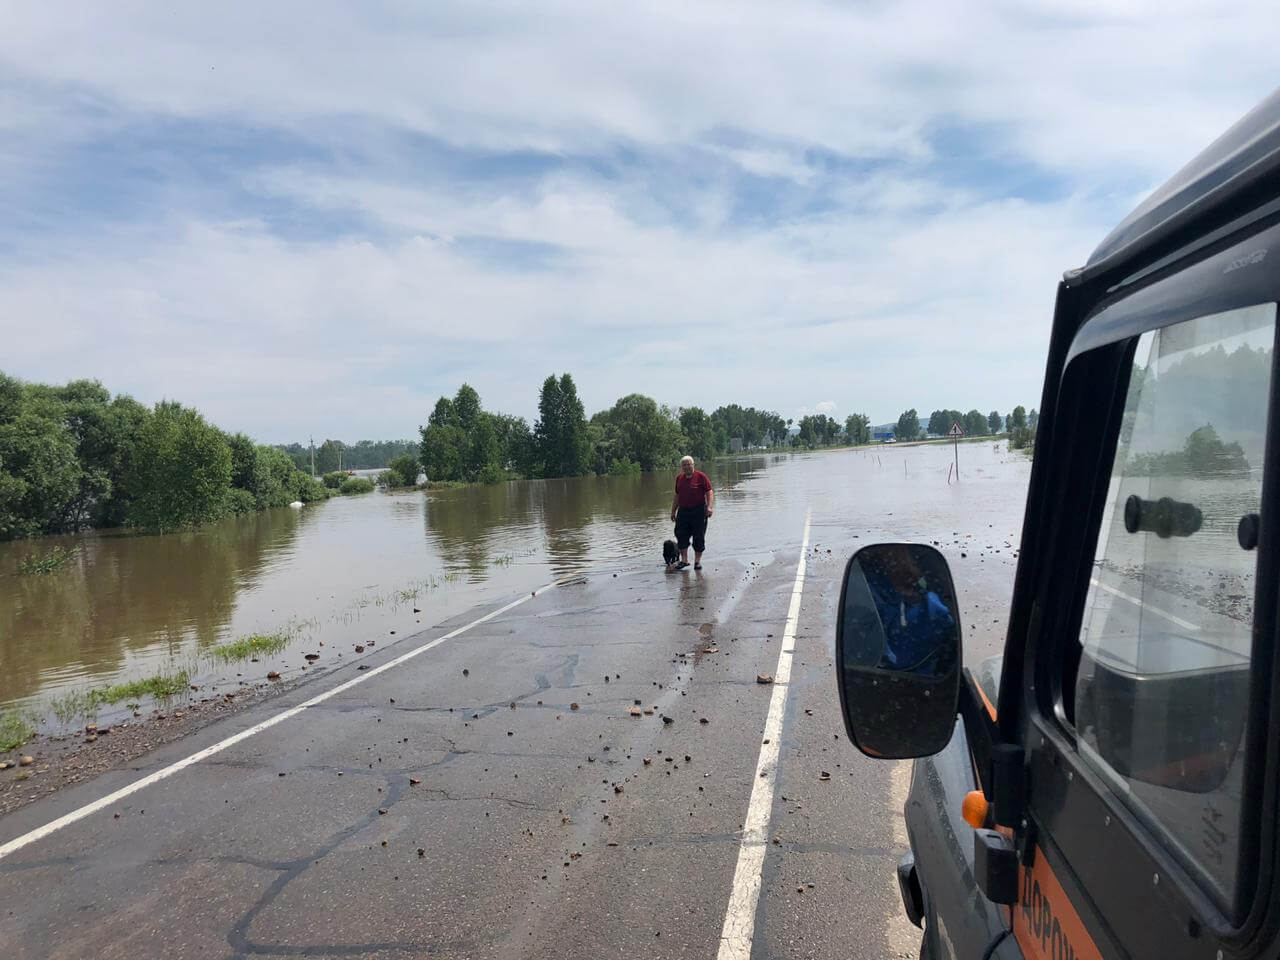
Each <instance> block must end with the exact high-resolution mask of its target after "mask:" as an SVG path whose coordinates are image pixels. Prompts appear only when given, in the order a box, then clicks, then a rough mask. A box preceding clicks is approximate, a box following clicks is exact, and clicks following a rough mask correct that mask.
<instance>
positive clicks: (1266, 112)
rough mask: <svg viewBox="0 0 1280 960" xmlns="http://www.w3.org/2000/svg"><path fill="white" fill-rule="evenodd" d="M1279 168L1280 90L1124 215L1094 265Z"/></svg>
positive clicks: (1125, 254) (1125, 253)
mask: <svg viewBox="0 0 1280 960" xmlns="http://www.w3.org/2000/svg"><path fill="white" fill-rule="evenodd" d="M1277 166H1280V90H1276V91H1275V92H1274V93H1272V94H1271V95H1270V96H1269V97H1267V98H1266V99H1265V100H1263V101H1262V102H1261V103H1260V104H1258V105H1257V106H1256V107H1254V108H1253V109H1252V110H1250V111H1249V112H1248V113H1247V114H1246V115H1245V116H1244V117H1242V118H1241V119H1240V120H1239V121H1237V122H1236V124H1235V125H1234V126H1232V127H1231V128H1230V129H1229V130H1227V132H1226V133H1224V134H1223V135H1222V136H1220V137H1219V138H1218V139H1217V140H1215V141H1213V143H1211V144H1209V146H1208V147H1206V148H1205V149H1204V150H1202V151H1201V152H1200V154H1199V155H1198V156H1197V157H1196V158H1195V159H1194V160H1192V161H1191V162H1190V163H1188V164H1187V165H1186V166H1185V167H1183V168H1182V169H1181V170H1179V171H1178V172H1177V173H1175V174H1174V175H1173V176H1172V177H1170V178H1169V180H1168V182H1166V183H1165V184H1164V186H1162V187H1160V188H1159V189H1158V190H1156V191H1155V192H1154V193H1153V194H1151V196H1149V197H1147V199H1146V200H1144V201H1143V202H1142V203H1141V204H1140V205H1139V206H1138V208H1137V209H1136V210H1134V211H1133V213H1131V214H1129V216H1127V217H1125V218H1124V220H1123V221H1121V223H1120V225H1119V226H1117V227H1116V228H1115V229H1114V230H1112V231H1111V233H1110V234H1108V235H1107V238H1106V239H1105V240H1103V241H1102V243H1100V244H1099V245H1098V248H1097V249H1096V250H1094V251H1093V255H1092V256H1090V257H1089V263H1088V266H1087V267H1086V268H1085V269H1086V271H1089V272H1092V271H1091V269H1090V268H1093V267H1094V265H1095V264H1101V263H1102V262H1103V261H1110V262H1115V261H1118V260H1121V259H1125V260H1127V259H1129V258H1130V257H1132V256H1134V255H1136V254H1138V253H1139V252H1141V250H1142V249H1143V248H1145V247H1147V246H1148V245H1150V244H1152V243H1155V242H1156V241H1157V240H1158V239H1159V238H1160V237H1161V236H1162V235H1163V234H1164V233H1165V232H1166V231H1167V230H1168V229H1170V228H1172V227H1173V226H1175V225H1176V224H1177V223H1179V222H1181V221H1183V220H1185V219H1187V218H1189V217H1193V216H1195V215H1196V214H1198V213H1199V212H1201V211H1202V210H1206V209H1210V208H1213V207H1217V206H1219V205H1220V204H1222V203H1224V202H1226V201H1228V200H1230V198H1231V197H1232V196H1233V195H1235V194H1237V193H1239V192H1241V191H1243V190H1244V189H1246V188H1247V187H1248V186H1249V185H1250V184H1251V183H1253V182H1254V181H1255V180H1256V179H1257V177H1258V176H1259V175H1261V174H1263V173H1266V172H1269V171H1271V170H1274V169H1275V168H1276V167H1277Z"/></svg>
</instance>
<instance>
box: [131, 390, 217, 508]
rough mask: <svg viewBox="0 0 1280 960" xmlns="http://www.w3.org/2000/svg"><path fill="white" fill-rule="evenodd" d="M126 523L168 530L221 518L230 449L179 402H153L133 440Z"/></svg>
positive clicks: (200, 419) (203, 422)
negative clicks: (134, 454)
mask: <svg viewBox="0 0 1280 960" xmlns="http://www.w3.org/2000/svg"><path fill="white" fill-rule="evenodd" d="M136 452H137V456H136V458H135V461H134V463H133V467H132V472H131V475H130V479H129V485H130V488H131V490H132V491H133V501H132V503H131V504H130V510H129V519H130V522H131V523H133V524H134V525H136V526H139V527H142V528H144V529H148V530H173V529H176V528H179V527H184V526H191V525H194V524H200V523H207V522H209V521H211V520H216V519H217V518H218V517H219V516H221V515H222V512H223V508H224V506H225V505H226V501H227V495H228V491H229V490H230V489H231V448H230V446H228V444H227V441H226V440H225V438H224V437H223V434H222V432H221V431H220V430H218V428H217V427H213V426H210V425H209V424H208V423H206V422H205V419H204V417H202V416H201V415H200V414H199V413H197V412H196V411H195V410H192V409H190V408H189V407H184V406H182V405H181V404H178V403H172V402H161V403H158V404H156V406H155V410H154V412H153V413H152V415H151V417H150V418H148V419H147V421H146V422H145V423H144V424H143V426H142V429H141V431H140V432H139V434H138V438H137V451H136Z"/></svg>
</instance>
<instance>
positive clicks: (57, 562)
mask: <svg viewBox="0 0 1280 960" xmlns="http://www.w3.org/2000/svg"><path fill="white" fill-rule="evenodd" d="M74 556H75V554H74V553H73V552H72V551H70V550H67V549H66V548H65V547H54V548H53V549H52V550H50V551H48V552H47V553H29V554H27V555H26V556H25V557H23V558H22V559H21V560H19V561H18V573H20V574H22V575H23V576H24V577H29V576H44V575H46V574H50V573H54V572H55V571H58V570H61V569H62V568H63V567H65V566H66V565H67V564H68V563H70V562H71V558H72V557H74Z"/></svg>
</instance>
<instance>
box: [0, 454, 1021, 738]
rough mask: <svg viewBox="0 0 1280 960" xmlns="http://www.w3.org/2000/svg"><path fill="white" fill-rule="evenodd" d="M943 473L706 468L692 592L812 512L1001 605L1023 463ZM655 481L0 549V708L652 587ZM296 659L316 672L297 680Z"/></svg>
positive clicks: (660, 523)
mask: <svg viewBox="0 0 1280 960" xmlns="http://www.w3.org/2000/svg"><path fill="white" fill-rule="evenodd" d="M951 462H952V450H951V448H950V447H949V446H939V445H933V446H920V447H887V446H886V447H878V448H874V449H865V450H857V451H831V452H820V453H813V454H794V455H771V456H744V457H740V458H736V459H729V460H723V461H718V462H716V463H714V464H711V465H710V466H709V468H708V472H709V473H710V475H711V477H712V480H713V483H714V484H715V487H716V492H717V511H716V515H715V517H714V518H713V519H712V521H711V524H710V527H709V529H708V534H707V540H708V553H707V567H708V569H707V573H708V575H712V574H714V568H715V566H716V562H717V561H718V560H720V559H725V558H729V557H734V558H737V559H740V560H743V561H750V560H751V559H757V560H758V561H760V562H765V561H767V560H768V559H769V558H770V557H772V555H773V554H774V552H775V551H777V550H779V549H794V547H795V543H796V533H797V530H798V529H799V528H800V525H801V522H802V518H803V516H804V514H805V511H806V510H812V512H813V518H814V521H813V522H814V536H813V540H814V543H815V545H816V546H817V549H819V550H824V549H826V547H825V546H824V539H825V541H827V542H834V541H837V540H839V541H841V542H843V543H847V544H850V545H855V546H856V542H857V540H858V539H903V540H925V541H937V542H939V543H940V544H942V545H944V546H945V547H947V548H948V550H947V552H948V557H949V558H950V559H951V560H952V563H953V568H954V569H955V573H956V580H957V584H958V586H959V588H960V592H961V596H962V598H963V599H965V600H966V603H968V604H975V603H981V604H984V605H985V604H996V605H999V604H1000V603H1002V602H1004V601H1005V600H1007V598H1008V595H1009V591H1010V588H1011V583H1012V570H1013V567H1012V563H1011V562H1010V561H1011V559H1012V557H1011V554H1012V549H1011V546H1010V545H1016V543H1017V539H1016V536H1017V534H1018V531H1019V528H1020V523H1021V518H1022V509H1023V504H1024V500H1025V495H1026V484H1027V479H1028V475H1029V471H1030V463H1029V461H1028V460H1027V459H1026V458H1025V457H1023V456H1021V455H1019V454H1017V453H1012V454H1010V453H1009V452H1007V451H1006V450H1005V447H1004V445H1003V444H999V445H995V444H991V443H972V444H964V445H961V447H960V467H961V471H962V479H961V481H960V482H959V483H948V476H947V475H948V469H949V467H950V466H951ZM671 479H672V478H671V476H668V475H666V474H649V475H641V476H634V477H599V478H594V477H593V478H577V479H570V480H549V481H529V482H526V481H520V482H511V483H506V484H499V485H495V486H490V487H478V488H463V489H453V490H440V491H430V492H427V493H422V492H416V491H415V492H402V493H390V494H389V493H384V492H377V493H373V494H368V495H365V496H359V497H338V498H334V499H332V500H329V501H327V502H325V503H321V504H316V505H312V506H308V507H306V508H304V509H302V510H288V509H285V510H274V511H268V512H265V513H262V514H258V515H251V516H246V517H237V518H231V519H228V520H225V521H223V522H221V523H218V524H214V525H211V526H208V527H204V528H201V529H199V530H196V531H190V532H186V533H177V534H166V535H160V536H142V535H122V534H110V533H107V534H88V535H83V536H78V537H59V538H45V539H43V540H39V541H20V542H13V543H4V544H0V708H3V707H8V706H21V707H24V708H33V709H35V710H37V711H41V712H43V713H44V714H45V716H46V720H47V722H48V723H49V725H50V727H52V726H54V725H55V722H54V721H53V719H52V717H51V716H50V714H49V704H50V703H51V702H54V701H55V700H56V699H57V698H58V697H60V696H63V695H65V694H67V693H68V692H73V691H76V690H82V689H85V688H87V687H98V686H103V685H107V684H111V683H118V682H122V681H128V680H131V679H136V678H140V677H144V676H148V675H150V674H153V673H155V672H157V671H162V670H170V671H172V670H177V669H182V670H187V671H188V672H189V674H190V677H191V681H192V683H193V684H199V685H202V686H204V687H206V688H207V689H218V688H219V687H222V686H227V685H239V684H245V683H252V682H254V681H260V680H262V679H263V678H264V677H265V676H266V674H267V673H268V671H278V672H280V673H281V674H283V675H284V676H285V677H286V678H288V677H290V676H293V675H299V674H300V673H301V672H302V671H304V670H308V669H310V670H312V671H314V670H315V669H317V668H320V669H325V668H328V667H331V666H335V665H337V664H338V663H339V662H350V660H351V659H352V658H353V657H356V656H357V654H356V653H355V650H354V646H355V645H356V644H361V645H366V644H368V642H369V641H371V640H375V641H376V640H394V639H395V637H394V636H392V632H393V631H394V632H395V633H396V635H398V636H403V635H404V634H405V633H406V632H412V631H414V630H420V629H422V628H423V627H424V626H427V625H430V624H434V623H439V622H442V621H444V620H446V619H448V618H449V617H452V616H454V615H456V614H458V613H460V612H461V611H463V610H466V609H469V608H471V607H474V606H475V605H477V604H479V603H484V602H488V601H491V600H493V599H497V598H500V597H506V596H511V595H514V594H518V593H521V592H524V591H528V590H531V589H533V588H535V587H537V586H540V585H542V584H545V583H547V582H549V581H551V580H553V579H557V578H561V577H564V576H567V575H571V574H576V573H586V572H591V573H594V574H596V575H599V574H601V573H606V572H618V573H623V572H634V571H642V570H650V569H651V570H653V571H654V572H655V573H660V572H661V571H660V566H661V542H662V540H663V539H664V538H665V537H668V536H670V535H671V532H670V527H671V524H670V522H669V520H668V516H667V515H668V511H669V508H670V498H671ZM55 544H57V545H62V546H65V547H68V548H70V549H71V550H72V551H73V554H74V557H73V560H72V562H71V563H70V564H69V565H68V566H67V567H66V568H64V569H62V570H60V571H58V572H56V573H53V574H50V575H46V576H18V575H17V573H16V569H17V565H18V563H19V562H20V561H21V560H22V558H23V557H25V556H27V555H29V554H31V553H40V552H43V551H47V550H48V549H50V547H51V546H53V545H55ZM966 546H969V547H973V548H976V552H977V554H978V555H973V556H972V557H971V559H972V560H973V561H974V562H973V563H972V564H969V565H968V566H957V565H958V564H962V563H966V562H967V560H968V559H970V558H969V557H966V558H961V557H960V553H962V552H964V553H969V552H970V551H969V550H968V549H962V548H965V547H966ZM842 549H846V548H845V547H842ZM841 559H843V558H841ZM690 575H691V574H690ZM968 626H969V629H968V630H967V631H966V633H967V636H966V643H967V644H969V645H970V646H971V647H975V648H982V649H984V650H986V649H994V645H995V637H994V636H993V635H992V631H990V630H986V631H984V629H983V627H984V625H983V624H979V623H973V624H971V625H968ZM278 631H282V632H284V633H286V634H287V635H288V636H289V638H290V640H289V643H288V645H287V646H286V647H285V649H284V650H283V651H282V652H280V653H278V654H275V655H273V656H262V657H260V658H259V659H258V661H257V662H240V663H232V664H226V663H222V662H220V661H218V660H216V659H214V658H212V657H210V656H209V655H208V653H209V651H210V650H211V649H212V648H214V647H215V646H216V645H218V644H222V643H226V642H228V641H233V640H236V639H239V638H242V637H246V636H249V635H252V634H262V633H274V632H278ZM304 652H312V653H319V654H320V659H319V660H318V661H316V662H314V664H313V665H311V666H308V664H307V661H305V660H304V659H303V654H304ZM370 652H371V651H370ZM365 655H368V654H365Z"/></svg>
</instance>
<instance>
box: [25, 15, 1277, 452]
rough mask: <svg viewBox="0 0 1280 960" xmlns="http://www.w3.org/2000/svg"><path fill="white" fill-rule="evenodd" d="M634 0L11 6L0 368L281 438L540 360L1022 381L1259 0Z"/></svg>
mask: <svg viewBox="0 0 1280 960" xmlns="http://www.w3.org/2000/svg"><path fill="white" fill-rule="evenodd" d="M631 7H632V8H628V9H625V10H623V9H620V8H617V7H616V5H612V6H611V5H600V4H594V3H545V4H538V5H529V4H517V3H501V4H482V3H465V4H446V3H430V4H427V3H423V4H409V3H403V2H400V3H386V4H378V3H365V4H328V3H273V4H237V3H228V4H218V5H207V8H206V7H195V8H192V9H190V10H182V9H175V8H174V7H173V5H162V4H158V3H121V4H112V5H102V4H92V3H90V4H83V5H76V4H70V3H68V4H45V5H30V4H28V5H12V6H9V7H8V8H7V9H6V12H5V14H4V22H5V24H6V29H5V31H4V32H3V34H0V178H2V179H0V182H3V183H4V188H3V189H0V340H2V341H3V343H4V349H3V352H0V369H3V370H4V371H5V372H7V373H10V374H14V375H17V376H20V377H23V378H26V379H32V380H45V381H64V380H66V379H70V378H74V377H96V378H98V379H101V380H102V381H103V382H104V383H105V384H106V385H107V386H108V387H110V388H111V389H113V390H115V391H118V392H128V393H132V394H133V395H134V396H136V397H138V398H139V399H142V400H144V401H148V402H150V401H154V400H157V399H160V398H162V397H167V398H173V399H179V400H183V401H185V402H189V403H192V404H194V405H196V406H198V407H199V408H201V409H202V410H203V411H205V413H206V414H208V416H209V417H210V418H211V419H213V420H214V421H215V422H217V423H219V424H221V425H223V426H225V427H228V428H231V429H243V430H245V431H247V432H249V433H251V434H252V435H254V436H256V437H258V438H259V439H261V440H264V441H270V442H275V441H287V440H293V439H301V438H305V437H306V436H308V435H314V436H316V437H317V438H320V437H327V436H332V437H340V438H344V439H347V440H355V439H358V438H364V437H393V436H411V435H413V434H414V432H415V431H416V428H417V426H418V424H420V423H422V422H423V421H424V419H425V416H426V414H427V412H428V411H429V410H430V407H431V405H432V403H433V401H434V399H435V397H437V396H439V395H440V394H442V393H452V392H453V391H454V390H455V389H456V388H457V386H458V384H459V383H460V382H462V381H463V380H466V381H468V382H470V383H471V384H472V385H473V386H475V387H476V388H477V389H478V390H479V391H480V393H481V396H482V398H483V400H484V402H485V404H486V406H488V407H490V408H491V409H498V410H503V411H507V412H512V413H517V414H520V415H523V416H527V417H529V418H530V419H532V418H533V416H534V414H535V410H536V396H537V387H538V384H539V383H540V382H541V381H542V379H543V378H545V376H546V375H547V374H548V373H551V372H562V371H565V370H568V371H569V372H572V373H573V374H574V377H575V378H576V379H577V381H578V383H579V388H580V391H581V393H582V395H583V399H584V402H585V403H586V406H587V409H588V411H594V410H597V409H600V408H602V407H605V406H607V405H609V404H611V403H612V402H613V401H614V400H615V399H616V398H617V397H619V396H621V395H623V394H625V393H629V392H633V391H640V392H643V393H647V394H650V395H651V396H654V397H655V398H657V399H658V400H659V401H661V402H664V403H668V404H671V405H673V406H678V405H693V404H697V405H701V406H704V407H706V408H707V409H711V408H713V407H715V406H718V405H720V404H722V403H729V402H739V403H743V404H751V405H756V406H761V407H767V408H771V409H774V410H777V411H779V412H780V413H781V414H782V415H783V416H784V417H799V416H801V415H803V413H806V412H813V411H823V412H829V413H833V414H835V415H837V416H841V417H843V416H844V415H846V414H848V413H850V412H866V413H868V414H869V415H870V416H871V418H872V420H873V421H875V422H881V421H886V420H891V419H893V418H895V417H896V416H897V414H898V413H899V412H900V411H901V410H902V409H904V408H906V407H908V406H914V407H916V408H918V409H919V410H920V411H921V413H922V414H924V415H926V416H927V414H928V412H929V411H930V410H931V409H933V408H936V407H959V408H962V409H968V408H969V407H974V406H976V407H978V408H979V409H981V410H983V411H984V412H985V411H988V410H990V409H992V408H997V409H999V410H1001V411H1002V412H1003V411H1007V410H1008V409H1010V408H1011V407H1013V406H1014V405H1015V404H1017V403H1023V404H1026V405H1028V406H1031V405H1034V404H1035V403H1036V402H1037V399H1038V396H1039V388H1040V379H1041V374H1042V364H1043V355H1044V350H1045V347H1046V344H1047V338H1048V327H1049V321H1050V311H1051V308H1052V303H1053V296H1054V285H1055V283H1056V281H1057V279H1058V277H1059V276H1060V275H1061V272H1062V270H1064V269H1066V268H1069V267H1072V266H1076V265H1079V264H1080V263H1081V262H1083V261H1084V260H1085V259H1086V258H1087V256H1088V254H1089V252H1090V250H1091V249H1092V247H1093V246H1094V245H1095V244H1096V243H1097V242H1098V241H1099V240H1101V238H1102V237H1103V236H1104V235H1105V234H1106V232H1107V231H1108V230H1109V229H1110V227H1111V226H1112V225H1114V224H1115V222H1116V221H1118V220H1119V219H1120V218H1121V217H1123V216H1124V214H1125V213H1127V212H1128V210H1129V209H1131V208H1132V207H1133V206H1134V205H1136V203H1137V202H1138V201H1139V200H1140V199H1141V198H1142V196H1143V195H1145V193H1147V192H1148V191H1150V190H1151V189H1153V188H1154V187H1155V186H1157V185H1158V184H1159V183H1160V182H1162V181H1163V180H1164V179H1165V178H1167V177H1168V176H1169V175H1170V174H1171V173H1173V172H1174V171H1175V170H1176V169H1177V168H1178V167H1180V166H1181V165H1182V164H1183V163H1184V162H1186V161H1187V160H1188V159H1190V157H1191V156H1192V155H1193V154H1194V153H1195V152H1197V151H1198V150H1199V149H1200V148H1201V147H1203V146H1204V145H1206V144H1207V143H1208V142H1209V141H1210V140H1211V139H1213V137H1215V136H1216V135H1217V134H1218V133H1220V132H1221V131H1222V129H1224V128H1225V127H1226V126H1227V125H1229V124H1230V123H1231V122H1233V121H1234V120H1235V119H1237V118H1238V117H1239V116H1240V115H1241V114H1243V113H1244V112H1245V111H1247V110H1248V109H1249V108H1250V107H1251V106H1252V105H1253V104H1254V103H1256V102H1257V101H1258V100H1260V99H1261V98H1262V97H1263V96H1265V95H1266V94H1267V93H1269V92H1270V91H1271V89H1272V88H1273V87H1274V86H1275V84H1276V77H1277V74H1276V71H1275V69H1274V67H1273V66H1272V61H1273V59H1274V57H1273V52H1272V51H1271V49H1270V45H1269V40H1270V38H1272V37H1274V36H1275V35H1276V33H1277V30H1276V28H1277V27H1278V26H1280V12H1278V11H1277V9H1276V7H1275V5H1274V4H1271V3H1230V4H1225V3H1224V4H1218V5H1214V4H1207V3H1183V2H1179V0H1173V2H1162V3H1154V2H1150V3H1149V2H1123V0H1116V2H1111V3H1105V4H1102V3H1100V4H1093V3H1086V2H1084V0H1046V2H1043V3H1036V4H1029V3H1016V2H1012V0H1004V2H993V3H987V4H972V5H958V4H950V3H942V2H938V3H921V2H912V0H902V2H894V3H888V2H884V3H881V2H860V3H834V2H832V3H815V2H800V3H794V4H787V5H782V4H777V3H773V2H769V3H753V2H732V3H720V2H709V3H702V4H696V5H691V4H687V3H649V4H643V5H631ZM961 7H963V9H961Z"/></svg>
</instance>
